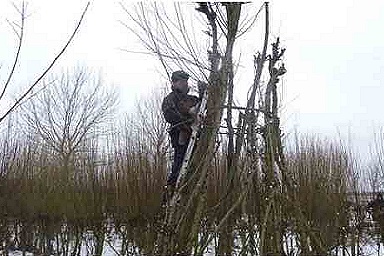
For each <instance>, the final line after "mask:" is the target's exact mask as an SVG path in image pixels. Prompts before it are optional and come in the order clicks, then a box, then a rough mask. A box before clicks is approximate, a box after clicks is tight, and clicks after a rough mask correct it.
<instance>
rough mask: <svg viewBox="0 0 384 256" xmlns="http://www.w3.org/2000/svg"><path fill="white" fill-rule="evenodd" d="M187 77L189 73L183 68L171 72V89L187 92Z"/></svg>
mask: <svg viewBox="0 0 384 256" xmlns="http://www.w3.org/2000/svg"><path fill="white" fill-rule="evenodd" d="M188 78H189V74H188V73H186V72H184V71H183V70H178V71H175V72H173V73H172V76H171V80H172V90H173V91H177V92H180V93H188V92H189V87H188Z"/></svg>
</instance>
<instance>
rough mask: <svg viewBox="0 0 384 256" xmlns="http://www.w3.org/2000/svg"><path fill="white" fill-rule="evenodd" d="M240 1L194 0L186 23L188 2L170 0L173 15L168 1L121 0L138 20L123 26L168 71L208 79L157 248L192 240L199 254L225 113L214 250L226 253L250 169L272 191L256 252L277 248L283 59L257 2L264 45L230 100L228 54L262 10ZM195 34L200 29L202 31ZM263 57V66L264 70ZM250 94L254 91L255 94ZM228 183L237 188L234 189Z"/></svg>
mask: <svg viewBox="0 0 384 256" xmlns="http://www.w3.org/2000/svg"><path fill="white" fill-rule="evenodd" d="M244 4H248V3H206V2H200V3H198V5H197V7H196V5H195V7H196V8H195V9H196V10H197V13H196V14H200V15H195V16H194V22H191V23H188V26H187V25H186V24H187V22H186V21H185V19H184V18H183V17H184V16H185V15H184V14H185V13H187V11H183V8H186V9H187V8H188V7H189V6H188V5H183V6H182V5H179V4H175V5H174V6H173V7H174V14H173V15H171V14H170V9H172V8H169V7H168V8H166V7H164V5H162V4H156V3H155V4H148V5H145V4H142V3H141V4H138V5H135V6H134V8H132V9H133V11H131V12H130V11H128V8H126V6H123V7H125V10H126V11H127V14H128V15H129V17H130V18H131V20H132V21H133V22H134V23H135V24H136V25H137V27H130V26H128V25H127V27H128V28H129V29H130V30H131V31H132V32H133V33H134V34H135V35H136V36H137V37H138V38H139V39H140V40H141V41H142V42H143V45H144V46H145V47H146V48H147V49H148V50H149V51H150V52H151V53H153V54H155V55H156V56H157V57H158V58H159V60H160V62H161V64H162V65H163V67H164V69H165V71H166V73H167V74H169V73H170V72H169V71H170V70H172V68H174V67H177V68H179V69H184V70H187V71H189V72H190V73H192V78H193V79H196V80H197V79H199V78H203V79H204V80H206V81H207V82H208V99H209V100H208V103H207V110H206V119H205V120H204V125H203V128H202V131H201V134H200V138H199V140H198V143H197V144H196V146H195V149H194V153H193V156H192V159H191V161H190V162H189V165H188V170H187V172H188V175H186V178H185V179H184V180H183V181H182V182H181V184H182V185H181V186H180V187H179V191H178V193H179V194H182V195H183V196H182V197H181V200H180V202H179V203H178V204H177V205H176V206H171V207H170V208H169V209H167V214H166V217H165V225H164V229H165V234H161V235H160V236H159V240H158V244H159V251H158V252H157V253H159V254H165V253H170V254H172V253H180V252H181V253H187V254H188V253H190V252H191V248H194V253H195V254H197V255H200V254H201V253H202V252H203V251H204V249H205V248H206V247H207V246H208V244H209V243H210V241H212V239H213V237H214V236H213V235H209V234H207V235H206V236H201V237H200V238H199V234H200V233H199V232H200V231H201V230H200V224H201V222H202V221H203V219H204V217H203V216H204V214H206V212H207V211H208V210H207V209H205V203H206V195H207V194H206V193H207V189H206V180H207V175H208V173H209V170H210V168H211V164H212V160H213V159H214V158H215V155H216V153H217V146H218V132H219V129H220V126H221V125H222V121H223V117H224V118H225V119H226V124H227V128H228V130H227V131H228V134H227V138H226V142H227V143H228V144H227V147H226V150H225V151H226V153H227V157H226V161H227V165H226V169H225V170H224V172H225V173H226V175H227V177H228V178H227V181H226V183H225V185H226V186H225V192H224V195H223V198H222V200H221V202H222V203H221V204H222V205H220V206H221V207H222V208H221V209H224V210H223V211H221V212H220V214H219V216H218V217H217V218H218V221H217V223H216V225H215V227H214V233H215V234H219V248H218V254H220V255H229V254H231V248H232V246H231V245H229V246H226V245H225V244H228V243H233V230H232V229H231V228H228V227H230V226H231V225H232V224H233V223H234V220H233V219H232V218H233V216H234V212H235V210H236V209H237V208H239V206H240V205H241V204H242V202H243V201H244V199H245V198H246V196H247V193H248V192H249V191H250V189H251V188H253V185H254V184H255V183H254V182H253V181H254V180H255V177H267V179H266V182H265V183H262V182H260V183H259V185H260V186H262V189H261V191H262V192H263V193H264V194H263V195H262V197H267V198H269V199H270V200H268V201H266V202H264V201H263V202H260V205H261V208H260V209H261V211H262V214H261V216H262V218H261V219H260V221H259V222H258V223H257V225H258V226H259V228H260V235H259V236H258V237H259V239H260V240H261V241H260V248H259V251H261V253H262V254H268V253H272V254H279V255H280V254H281V253H282V249H281V248H282V247H281V244H282V239H283V238H282V232H283V231H282V230H279V229H276V227H275V225H274V223H273V221H275V220H277V221H281V204H280V202H281V201H280V200H278V199H279V198H281V196H279V195H281V194H280V193H281V189H282V186H281V183H279V182H276V179H275V177H276V176H277V175H276V174H279V173H281V172H284V170H285V162H284V155H283V152H282V141H281V131H280V122H279V117H278V107H279V104H278V97H277V83H278V82H279V77H280V76H282V75H283V74H284V73H285V72H286V70H285V68H284V65H283V64H282V63H281V62H282V56H283V54H284V49H281V48H280V46H279V40H277V41H276V43H274V44H273V45H272V53H271V54H270V55H267V49H268V45H269V42H268V38H269V15H268V3H265V4H263V5H262V7H261V8H260V10H262V9H265V13H266V14H265V16H266V26H265V27H266V30H265V39H264V47H263V51H262V53H261V54H258V55H257V56H255V63H254V64H255V69H256V72H255V78H254V82H253V84H252V85H251V89H250V91H251V94H250V96H249V97H248V102H247V105H246V107H245V108H241V107H237V106H235V104H234V92H235V89H234V88H235V84H234V81H235V80H234V77H235V67H236V65H237V64H236V63H235V62H234V61H233V54H234V48H235V45H236V42H238V39H239V37H241V36H242V35H243V34H244V33H246V32H248V31H249V29H250V28H251V27H252V26H253V25H254V23H255V21H256V20H257V16H258V13H260V10H259V12H254V13H252V15H250V16H247V15H244V13H246V12H245V11H244V9H245V8H242V7H243V5H244ZM189 8H191V7H189ZM152 21H153V22H152ZM195 21H200V22H195ZM197 24H198V25H200V27H199V29H196V27H195V26H197ZM197 31H203V33H204V34H205V35H206V36H207V37H205V38H206V40H205V41H204V43H205V44H204V46H203V47H202V48H204V47H205V50H206V51H207V53H208V58H203V57H201V53H202V52H203V51H197V49H201V43H200V44H199V42H198V41H197V40H196V38H197V37H198V36H195V35H196V34H197ZM192 35H193V36H192ZM200 38H204V36H203V35H200ZM199 46H200V47H199ZM204 60H205V61H204ZM267 61H268V62H269V63H268V64H269V65H268V70H267V71H263V70H264V69H263V67H264V63H265V62H267ZM263 74H264V76H265V77H266V80H267V85H266V86H264V87H262V86H261V84H262V83H261V81H262V75H263ZM257 93H259V94H257ZM256 96H259V99H258V102H257V101H256ZM256 103H258V104H259V106H257V105H256ZM234 109H237V110H240V114H239V116H240V118H239V119H238V124H239V125H238V127H233V123H234V122H235V121H236V119H235V118H234V117H233V111H234ZM260 113H262V114H263V115H259V114H260ZM235 130H236V132H235ZM257 141H260V142H257ZM240 159H244V160H245V161H246V164H244V166H245V168H244V169H243V170H240V169H239V168H238V163H239V162H240ZM259 163H261V164H259ZM276 166H278V168H276ZM239 176H242V178H241V180H242V183H241V184H240V186H239V187H238V188H235V185H234V182H233V181H234V180H235V177H239ZM278 176H281V174H280V175H278ZM234 191H236V192H239V193H238V194H235V192H234ZM251 200H252V199H251ZM252 228H253V227H252ZM270 238H271V239H270ZM163 245H164V246H163ZM221 245H223V246H221ZM256 251H257V250H256Z"/></svg>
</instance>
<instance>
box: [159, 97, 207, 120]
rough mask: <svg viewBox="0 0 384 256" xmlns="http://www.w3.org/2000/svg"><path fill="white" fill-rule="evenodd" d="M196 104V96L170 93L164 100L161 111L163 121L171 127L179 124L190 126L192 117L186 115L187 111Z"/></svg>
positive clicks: (197, 100)
mask: <svg viewBox="0 0 384 256" xmlns="http://www.w3.org/2000/svg"><path fill="white" fill-rule="evenodd" d="M198 102H199V98H197V97H196V96H193V95H189V94H184V93H179V92H176V91H172V92H171V93H170V94H168V95H167V96H166V97H165V98H164V100H163V103H162V105H161V110H162V111H163V115H164V118H165V120H166V121H167V122H168V123H170V124H171V125H172V126H174V125H176V124H179V123H186V124H191V123H192V122H193V115H191V114H190V113H188V109H189V108H190V107H192V106H195V105H196V104H197V103H198Z"/></svg>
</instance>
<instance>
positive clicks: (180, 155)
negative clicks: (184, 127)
mask: <svg viewBox="0 0 384 256" xmlns="http://www.w3.org/2000/svg"><path fill="white" fill-rule="evenodd" d="M179 134H180V132H179V130H176V129H175V130H173V131H171V132H170V134H169V135H170V136H171V144H172V147H173V149H174V155H173V162H172V170H171V173H170V174H169V176H168V179H167V185H171V186H176V182H177V178H178V177H179V173H180V169H181V166H182V165H183V160H184V156H185V153H186V151H187V148H188V142H187V143H185V144H184V145H180V144H179Z"/></svg>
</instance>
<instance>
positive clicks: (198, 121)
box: [170, 81, 208, 206]
mask: <svg viewBox="0 0 384 256" xmlns="http://www.w3.org/2000/svg"><path fill="white" fill-rule="evenodd" d="M199 82H200V81H199ZM200 83H201V84H200V86H199V91H200V95H202V97H201V102H200V106H199V110H198V112H197V118H196V120H195V122H194V123H193V124H192V126H191V128H192V133H191V137H190V139H189V143H188V147H187V150H186V152H185V156H184V160H183V164H182V166H181V168H180V172H179V176H178V177H177V181H176V187H175V193H174V194H173V195H172V198H171V201H170V206H173V205H174V204H175V203H176V202H177V201H178V200H179V198H180V195H179V193H178V190H179V186H180V184H181V181H182V180H183V179H184V177H185V175H186V173H187V169H188V164H189V161H190V160H191V157H192V152H193V148H194V147H195V143H196V141H197V136H198V132H199V131H200V128H201V122H202V119H203V118H202V117H203V116H204V112H205V110H206V107H207V101H208V90H207V84H205V83H203V82H200ZM203 85H204V87H203Z"/></svg>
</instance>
